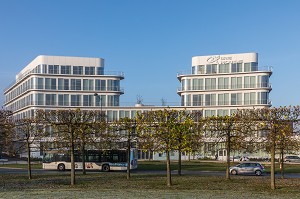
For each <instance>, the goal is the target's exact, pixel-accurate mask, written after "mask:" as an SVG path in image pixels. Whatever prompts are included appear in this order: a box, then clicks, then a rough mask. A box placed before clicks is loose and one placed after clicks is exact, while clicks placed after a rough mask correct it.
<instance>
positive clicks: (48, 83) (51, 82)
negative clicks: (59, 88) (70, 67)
mask: <svg viewBox="0 0 300 199" xmlns="http://www.w3.org/2000/svg"><path fill="white" fill-rule="evenodd" d="M45 89H48V90H56V79H54V78H45Z"/></svg>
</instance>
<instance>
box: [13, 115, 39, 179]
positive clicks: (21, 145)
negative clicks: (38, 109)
mask: <svg viewBox="0 0 300 199" xmlns="http://www.w3.org/2000/svg"><path fill="white" fill-rule="evenodd" d="M42 137H43V124H42V123H41V120H40V119H39V118H38V117H36V118H23V119H19V120H16V121H15V135H14V141H15V143H16V144H17V145H15V150H16V151H18V152H20V153H22V152H23V151H24V150H25V151H26V152H27V163H28V178H29V179H32V174H31V152H32V149H33V148H37V145H38V143H37V142H38V141H39V140H40V139H41V138H42Z"/></svg>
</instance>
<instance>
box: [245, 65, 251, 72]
mask: <svg viewBox="0 0 300 199" xmlns="http://www.w3.org/2000/svg"><path fill="white" fill-rule="evenodd" d="M250 71H251V65H250V63H244V72H250Z"/></svg>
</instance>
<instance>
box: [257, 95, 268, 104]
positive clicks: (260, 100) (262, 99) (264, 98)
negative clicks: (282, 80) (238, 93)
mask: <svg viewBox="0 0 300 199" xmlns="http://www.w3.org/2000/svg"><path fill="white" fill-rule="evenodd" d="M257 100H258V104H268V101H269V93H268V92H258V93H257Z"/></svg>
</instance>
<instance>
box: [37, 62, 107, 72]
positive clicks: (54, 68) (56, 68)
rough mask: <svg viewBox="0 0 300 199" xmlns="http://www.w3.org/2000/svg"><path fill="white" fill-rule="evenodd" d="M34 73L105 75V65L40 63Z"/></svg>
mask: <svg viewBox="0 0 300 199" xmlns="http://www.w3.org/2000/svg"><path fill="white" fill-rule="evenodd" d="M32 73H42V74H63V75H71V74H73V75H103V74H104V67H95V66H71V65H46V64H42V65H38V66H36V67H35V68H34V69H33V70H32Z"/></svg>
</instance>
